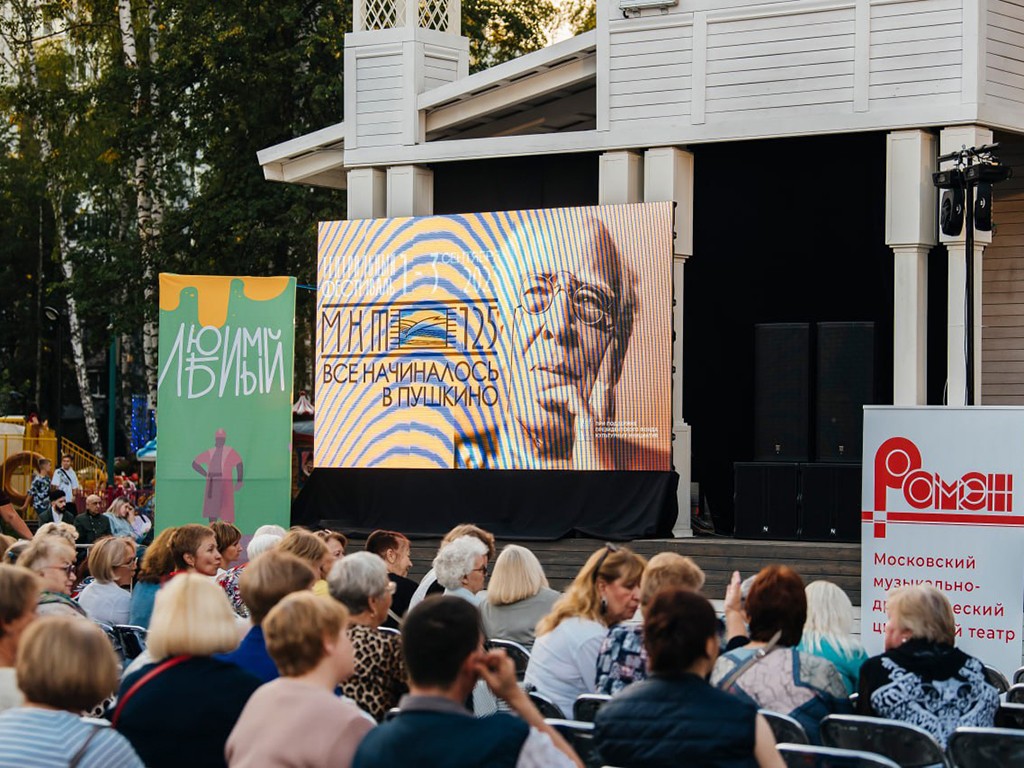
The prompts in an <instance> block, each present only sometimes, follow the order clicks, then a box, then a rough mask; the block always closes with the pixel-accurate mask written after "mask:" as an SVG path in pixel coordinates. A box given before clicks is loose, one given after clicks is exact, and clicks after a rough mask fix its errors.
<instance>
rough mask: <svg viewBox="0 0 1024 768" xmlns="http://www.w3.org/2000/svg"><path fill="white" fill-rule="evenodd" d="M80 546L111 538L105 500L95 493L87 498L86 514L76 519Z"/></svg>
mask: <svg viewBox="0 0 1024 768" xmlns="http://www.w3.org/2000/svg"><path fill="white" fill-rule="evenodd" d="M75 528H76V529H77V530H78V543H79V544H92V543H94V542H95V541H96V539H100V538H103V537H104V536H110V535H111V533H110V518H109V517H107V516H106V515H104V514H103V499H101V498H100V497H99V496H97V495H96V494H95V493H94V494H92V495H91V496H89V497H88V498H86V500H85V512H83V513H82V514H80V515H78V516H77V517H76V518H75Z"/></svg>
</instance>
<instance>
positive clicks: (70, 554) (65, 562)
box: [18, 534, 86, 619]
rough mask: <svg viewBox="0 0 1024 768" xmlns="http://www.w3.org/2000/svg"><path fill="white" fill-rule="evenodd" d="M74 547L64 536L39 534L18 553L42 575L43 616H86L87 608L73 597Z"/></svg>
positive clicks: (27, 565)
mask: <svg viewBox="0 0 1024 768" xmlns="http://www.w3.org/2000/svg"><path fill="white" fill-rule="evenodd" d="M75 554H76V553H75V548H74V545H72V544H71V543H69V542H68V540H67V539H66V538H64V536H60V535H56V536H48V535H46V534H44V535H42V536H38V534H37V537H36V538H34V539H33V540H32V543H31V544H29V545H28V546H27V547H26V548H25V550H24V551H23V552H22V553H21V554H20V555H19V556H18V565H23V566H25V567H26V568H28V569H29V570H30V571H34V572H35V573H37V574H39V576H40V577H42V587H43V591H42V592H41V593H40V595H39V606H38V608H37V609H36V610H37V612H38V613H39V615H40V616H73V617H76V618H83V619H84V618H86V615H85V609H83V608H82V606H80V605H79V604H78V603H77V602H76V601H75V600H73V599H71V590H72V589H73V588H74V586H75Z"/></svg>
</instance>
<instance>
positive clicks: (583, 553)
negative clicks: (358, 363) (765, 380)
mask: <svg viewBox="0 0 1024 768" xmlns="http://www.w3.org/2000/svg"><path fill="white" fill-rule="evenodd" d="M440 541H441V540H440V537H434V538H419V539H413V540H412V562H413V567H412V570H411V571H410V572H409V577H410V578H412V579H416V580H418V579H419V578H420V577H422V576H423V574H424V573H426V571H427V569H428V568H430V563H431V561H432V560H433V559H434V555H435V554H436V553H437V547H438V544H439V543H440ZM620 543H622V542H620ZM363 544H364V541H363V540H361V539H353V540H352V541H351V543H350V544H349V552H355V551H359V550H361V549H362V548H363ZM505 544H522V545H523V546H524V547H528V548H530V549H531V550H533V552H534V553H535V554H536V555H537V557H538V558H539V559H540V561H541V564H542V565H543V566H544V572H545V573H546V574H547V577H548V580H549V581H550V582H551V586H552V588H554V589H557V590H562V589H564V588H565V587H566V586H568V584H569V582H570V581H572V578H573V576H575V575H576V572H577V571H578V570H579V568H580V566H581V565H582V564H583V563H584V562H585V561H586V559H587V557H588V556H589V555H590V553H591V552H593V551H594V550H595V549H598V548H599V547H601V546H602V545H603V544H604V542H603V541H601V540H599V539H583V538H567V539H558V540H556V541H523V540H515V539H498V541H497V548H498V551H500V550H501V547H502V546H504V545H505ZM625 544H626V545H627V546H629V547H630V548H631V549H633V550H634V551H635V552H638V553H640V554H642V555H644V556H645V557H650V556H651V555H654V554H656V553H658V552H664V551H671V552H678V553H679V554H681V555H689V556H690V557H692V558H693V559H694V560H695V561H696V562H697V564H698V565H699V566H700V567H701V568H702V569H704V573H705V574H706V575H707V583H706V584H705V587H704V593H705V594H706V595H707V596H708V597H709V598H711V599H716V600H718V599H721V598H723V597H724V596H725V587H726V584H727V583H728V581H729V577H730V575H731V574H732V572H733V571H734V570H738V571H739V572H740V575H741V576H743V578H746V577H747V576H751V575H753V574H754V573H757V571H759V570H760V569H761V568H762V567H764V566H765V565H769V564H771V563H782V564H785V565H788V566H790V567H792V568H794V569H795V570H796V571H797V573H799V574H800V575H801V576H802V577H803V579H804V581H805V582H807V583H810V582H812V581H814V580H816V579H827V580H829V581H833V582H835V583H836V584H837V585H838V586H839V587H841V588H842V589H843V590H844V591H845V592H846V594H847V595H848V596H849V597H850V600H851V601H852V602H853V604H854V605H860V545H859V544H845V543H843V544H840V543H829V542H793V541H763V540H759V541H752V540H746V539H732V538H726V537H721V536H707V537H693V538H687V539H638V540H634V541H630V542H625Z"/></svg>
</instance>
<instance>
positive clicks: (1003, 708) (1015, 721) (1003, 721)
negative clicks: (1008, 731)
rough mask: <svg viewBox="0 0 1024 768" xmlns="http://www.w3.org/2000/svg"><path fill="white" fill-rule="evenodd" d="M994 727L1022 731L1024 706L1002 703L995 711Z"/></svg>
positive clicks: (1023, 727)
mask: <svg viewBox="0 0 1024 768" xmlns="http://www.w3.org/2000/svg"><path fill="white" fill-rule="evenodd" d="M996 727H997V728H1016V729H1018V730H1024V704H1014V703H1012V702H1008V701H1004V702H1002V703H1001V704H1000V705H999V709H997V710H996Z"/></svg>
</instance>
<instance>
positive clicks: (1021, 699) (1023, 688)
mask: <svg viewBox="0 0 1024 768" xmlns="http://www.w3.org/2000/svg"><path fill="white" fill-rule="evenodd" d="M1005 700H1006V701H1008V702H1010V703H1011V704H1024V683H1014V684H1013V685H1011V686H1010V688H1009V690H1008V691H1007V692H1006V699H1005Z"/></svg>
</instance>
